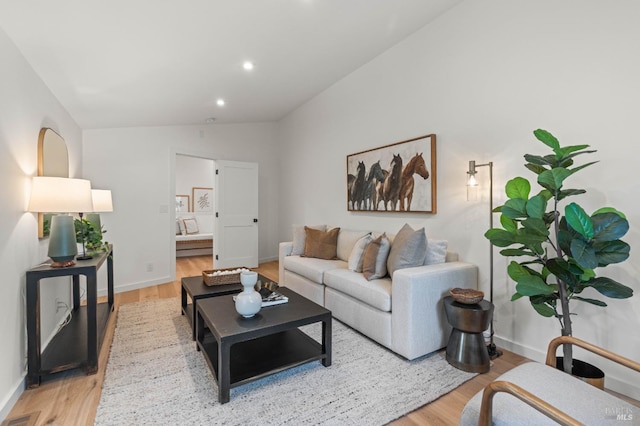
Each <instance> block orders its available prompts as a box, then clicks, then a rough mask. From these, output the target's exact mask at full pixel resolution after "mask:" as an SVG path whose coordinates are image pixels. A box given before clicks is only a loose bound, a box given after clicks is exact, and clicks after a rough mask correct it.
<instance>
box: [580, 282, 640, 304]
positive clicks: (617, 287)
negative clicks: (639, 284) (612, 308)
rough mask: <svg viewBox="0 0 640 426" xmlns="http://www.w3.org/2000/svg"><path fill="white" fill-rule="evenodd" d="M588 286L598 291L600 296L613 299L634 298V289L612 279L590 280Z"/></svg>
mask: <svg viewBox="0 0 640 426" xmlns="http://www.w3.org/2000/svg"><path fill="white" fill-rule="evenodd" d="M586 284H587V285H589V286H591V287H593V288H595V289H596V290H598V292H599V293H600V294H602V295H604V296H607V297H611V298H612V299H627V298H629V297H631V296H633V289H631V288H629V287H627V286H626V285H624V284H620V283H619V282H617V281H614V280H612V279H611V278H607V277H596V278H594V279H592V280H589V281H588V282H587V283H586Z"/></svg>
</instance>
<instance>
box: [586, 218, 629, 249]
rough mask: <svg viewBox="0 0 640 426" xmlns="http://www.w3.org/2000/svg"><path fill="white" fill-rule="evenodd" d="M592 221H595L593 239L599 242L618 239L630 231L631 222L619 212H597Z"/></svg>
mask: <svg viewBox="0 0 640 426" xmlns="http://www.w3.org/2000/svg"><path fill="white" fill-rule="evenodd" d="M591 221H592V222H593V232H594V235H593V239H594V240H596V241H599V242H603V241H614V240H617V239H619V238H622V237H623V236H624V235H625V234H626V233H627V231H629V222H628V221H627V219H625V218H623V217H622V216H620V215H618V214H617V213H609V212H607V213H599V214H595V215H593V216H592V217H591Z"/></svg>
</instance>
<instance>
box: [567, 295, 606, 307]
mask: <svg viewBox="0 0 640 426" xmlns="http://www.w3.org/2000/svg"><path fill="white" fill-rule="evenodd" d="M573 299H576V300H581V301H583V302H587V303H591V304H592V305H596V306H602V307H605V306H607V304H606V303H604V302H603V301H602V300H598V299H589V298H586V297H580V296H574V297H573Z"/></svg>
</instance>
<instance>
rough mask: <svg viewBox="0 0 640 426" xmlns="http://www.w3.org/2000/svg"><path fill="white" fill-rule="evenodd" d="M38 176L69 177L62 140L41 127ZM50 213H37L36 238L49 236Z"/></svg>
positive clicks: (51, 131)
mask: <svg viewBox="0 0 640 426" xmlns="http://www.w3.org/2000/svg"><path fill="white" fill-rule="evenodd" d="M38 176H55V177H67V178H68V177H69V153H68V151H67V144H66V143H65V142H64V139H62V137H61V136H60V135H59V134H57V133H56V132H55V131H53V130H52V129H49V128H46V127H43V128H42V129H40V134H39V135H38ZM50 223H51V214H50V213H38V237H39V238H44V237H48V236H49V225H50Z"/></svg>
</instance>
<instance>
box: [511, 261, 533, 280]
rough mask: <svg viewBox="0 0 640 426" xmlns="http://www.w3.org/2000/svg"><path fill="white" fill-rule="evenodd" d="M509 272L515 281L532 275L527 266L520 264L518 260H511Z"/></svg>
mask: <svg viewBox="0 0 640 426" xmlns="http://www.w3.org/2000/svg"><path fill="white" fill-rule="evenodd" d="M507 274H509V277H510V278H511V279H512V280H514V281H515V282H518V281H520V280H521V279H522V278H524V277H526V276H529V275H531V274H530V273H529V270H528V269H527V268H525V267H524V266H522V265H520V264H519V263H518V262H516V261H511V262H510V263H509V265H508V266H507Z"/></svg>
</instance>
